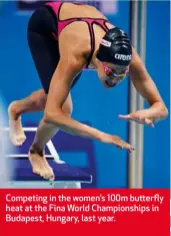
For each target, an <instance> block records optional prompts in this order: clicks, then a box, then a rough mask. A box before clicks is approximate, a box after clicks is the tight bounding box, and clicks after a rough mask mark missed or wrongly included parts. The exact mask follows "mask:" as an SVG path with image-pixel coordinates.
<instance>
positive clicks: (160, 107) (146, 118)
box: [120, 48, 168, 127]
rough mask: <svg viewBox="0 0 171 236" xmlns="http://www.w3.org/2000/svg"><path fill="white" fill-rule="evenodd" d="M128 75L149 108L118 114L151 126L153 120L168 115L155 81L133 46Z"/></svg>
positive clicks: (123, 117)
mask: <svg viewBox="0 0 171 236" xmlns="http://www.w3.org/2000/svg"><path fill="white" fill-rule="evenodd" d="M129 76H130V78H131V80H132V82H133V84H134V86H135V88H136V90H137V91H138V92H139V93H140V94H141V96H142V97H143V98H144V99H146V101H147V102H148V104H149V108H148V109H144V110H140V111H136V112H134V113H131V114H128V115H126V116H122V115H120V118H122V119H126V120H134V121H137V122H138V123H146V124H148V125H150V126H152V127H153V126H154V125H153V122H154V121H159V120H161V119H164V118H165V117H166V116H167V115H168V110H167V108H166V106H165V104H164V102H163V100H162V98H161V96H160V94H159V92H158V90H157V88H156V85H155V83H154V82H153V80H152V79H151V77H150V75H149V74H148V72H147V70H146V68H145V65H144V63H143V62H142V60H141V58H140V57H139V55H138V54H137V52H136V50H135V49H134V48H133V56H132V62H131V64H130V71H129Z"/></svg>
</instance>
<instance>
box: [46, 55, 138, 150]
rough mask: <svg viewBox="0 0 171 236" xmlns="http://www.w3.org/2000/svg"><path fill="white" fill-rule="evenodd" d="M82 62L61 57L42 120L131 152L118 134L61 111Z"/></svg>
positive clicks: (66, 130) (129, 146)
mask: <svg viewBox="0 0 171 236" xmlns="http://www.w3.org/2000/svg"><path fill="white" fill-rule="evenodd" d="M84 63H85V62H84V60H81V59H78V58H76V57H71V56H70V57H69V56H67V57H64V56H63V57H61V60H60V62H59V64H58V67H57V69H56V71H55V73H54V75H53V77H52V81H51V85H50V90H49V94H48V99H47V103H46V108H45V114H44V121H45V122H46V123H51V124H54V125H56V126H57V127H59V128H60V129H62V130H64V131H65V132H68V133H71V134H75V135H79V136H83V137H87V138H92V139H96V140H99V141H101V142H104V143H109V144H113V145H115V146H117V147H118V148H121V149H127V150H128V151H129V152H131V151H132V150H134V148H133V147H132V146H131V145H129V144H128V143H126V142H124V141H123V140H121V139H120V138H119V137H118V136H113V135H110V134H106V133H104V132H101V131H99V130H97V129H95V128H92V127H90V126H88V125H85V124H82V123H80V122H78V121H76V120H73V119H72V118H71V117H69V116H67V115H66V114H65V113H64V112H63V110H62V106H63V104H64V101H65V99H66V98H67V96H68V94H69V91H70V87H71V84H72V82H73V78H75V76H76V75H77V74H78V73H79V72H80V70H81V69H82V68H83V65H84ZM45 135H46V134H45ZM42 138H43V137H42Z"/></svg>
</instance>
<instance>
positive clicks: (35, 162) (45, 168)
mask: <svg viewBox="0 0 171 236" xmlns="http://www.w3.org/2000/svg"><path fill="white" fill-rule="evenodd" d="M28 157H29V161H30V163H31V166H32V171H33V173H34V174H37V175H40V176H41V177H42V178H44V179H47V180H50V181H53V180H54V179H55V176H54V173H53V170H52V168H51V167H50V165H49V164H48V162H47V160H46V158H45V156H44V155H43V156H41V155H39V154H38V153H35V152H32V151H31V149H30V151H29V155H28Z"/></svg>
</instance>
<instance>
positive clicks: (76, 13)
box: [59, 2, 107, 20]
mask: <svg viewBox="0 0 171 236" xmlns="http://www.w3.org/2000/svg"><path fill="white" fill-rule="evenodd" d="M71 9H72V10H71ZM59 17H60V20H65V19H68V18H100V19H107V18H106V17H105V16H104V15H103V14H102V13H101V12H100V11H98V10H97V9H96V8H95V7H92V6H89V5H85V4H74V3H68V2H67V3H63V4H62V7H61V10H60V15H59Z"/></svg>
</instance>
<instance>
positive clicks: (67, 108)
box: [62, 103, 73, 116]
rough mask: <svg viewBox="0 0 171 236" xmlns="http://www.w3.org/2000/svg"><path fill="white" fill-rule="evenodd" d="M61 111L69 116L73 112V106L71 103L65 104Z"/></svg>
mask: <svg viewBox="0 0 171 236" xmlns="http://www.w3.org/2000/svg"><path fill="white" fill-rule="evenodd" d="M62 110H63V111H64V112H65V113H66V114H67V115H68V116H71V115H72V112H73V106H72V104H71V103H65V104H64V105H63V107H62Z"/></svg>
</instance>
